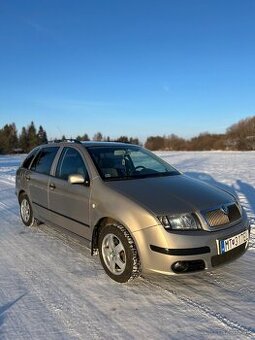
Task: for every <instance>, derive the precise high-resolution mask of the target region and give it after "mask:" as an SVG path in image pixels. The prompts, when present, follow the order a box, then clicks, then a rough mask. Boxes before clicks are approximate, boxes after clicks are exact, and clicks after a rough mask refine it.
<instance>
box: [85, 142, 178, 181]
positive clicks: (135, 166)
mask: <svg viewBox="0 0 255 340" xmlns="http://www.w3.org/2000/svg"><path fill="white" fill-rule="evenodd" d="M87 150H88V152H89V154H90V156H91V158H92V160H93V162H94V163H95V166H96V167H97V169H98V172H99V173H100V175H101V177H102V178H103V179H105V180H118V179H133V178H145V177H159V176H172V175H178V174H179V172H178V171H177V170H176V169H174V168H173V167H172V166H171V165H169V164H168V163H166V162H164V161H163V160H162V159H160V158H159V157H157V156H156V155H154V154H152V153H150V152H148V151H146V150H144V149H142V148H140V147H136V146H130V147H129V146H123V147H121V146H116V147H113V146H105V147H97V146H94V147H88V148H87Z"/></svg>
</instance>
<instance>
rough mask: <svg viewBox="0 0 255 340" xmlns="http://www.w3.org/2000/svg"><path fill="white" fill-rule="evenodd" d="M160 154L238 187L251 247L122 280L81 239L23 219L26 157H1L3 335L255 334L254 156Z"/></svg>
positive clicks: (203, 176) (207, 178) (212, 180)
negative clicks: (211, 262)
mask: <svg viewBox="0 0 255 340" xmlns="http://www.w3.org/2000/svg"><path fill="white" fill-rule="evenodd" d="M158 154H159V155H161V156H162V157H163V158H164V159H165V160H167V161H169V162H170V163H171V164H173V165H175V166H176V167H177V168H178V169H180V170H182V171H183V172H185V173H188V174H189V175H190V176H193V177H195V178H200V179H202V180H204V181H207V182H210V183H214V184H215V185H221V186H223V187H225V188H228V189H231V190H233V191H235V192H236V193H237V194H238V196H239V198H240V200H241V202H242V204H243V205H244V207H245V209H246V211H247V213H248V215H249V217H250V219H251V222H252V236H251V242H250V249H249V250H248V252H247V253H246V254H245V255H244V256H243V257H242V258H240V259H239V260H237V261H235V262H234V263H231V264H229V265H227V266H225V267H223V268H220V269H218V270H216V271H214V272H212V273H203V274H197V275H192V276H186V277H176V276H175V277H165V276H152V277H145V278H140V279H139V280H137V281H136V282H134V283H132V284H127V285H119V284H117V283H115V282H113V281H112V280H111V279H109V278H108V277H107V276H106V275H105V274H104V271H103V269H102V268H101V265H100V263H99V258H98V257H90V254H89V250H88V249H86V248H85V247H84V246H83V245H82V244H81V243H79V242H77V241H75V240H73V239H70V238H68V237H67V236H64V235H63V234H61V233H60V232H58V231H56V230H53V229H51V228H49V227H47V226H45V225H42V226H40V227H39V228H38V229H36V228H25V227H24V226H23V225H22V224H21V222H20V219H19V214H18V204H17V199H16V197H15V194H14V184H15V182H14V181H15V170H16V168H17V166H18V164H19V163H20V160H21V157H19V156H1V157H0V339H15V340H16V339H17V340H18V339H30V340H31V339H113V338H115V339H116V338H117V339H118V338H124V339H130V338H131V339H132V338H139V339H144V338H154V339H169V338H172V339H182V338H186V337H187V336H189V337H190V338H196V339H222V338H223V339H230V338H235V339H246V338H247V339H249V338H255V270H254V269H255V265H254V260H255V235H254V227H255V219H254V215H255V171H254V167H255V153H253V152H251V153H248V152H247V153H245V152H243V153H242V152H229V153H227V152H210V153H206V152H197V153H195V152H173V153H166V152H158Z"/></svg>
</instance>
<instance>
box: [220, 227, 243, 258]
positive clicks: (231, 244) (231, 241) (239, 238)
mask: <svg viewBox="0 0 255 340" xmlns="http://www.w3.org/2000/svg"><path fill="white" fill-rule="evenodd" d="M248 240H249V231H248V230H245V231H243V232H241V233H240V234H237V235H234V236H232V237H229V238H227V239H226V240H220V241H219V252H220V254H224V253H226V252H227V251H230V250H232V249H234V248H236V247H238V246H240V245H241V244H243V243H245V242H246V241H248Z"/></svg>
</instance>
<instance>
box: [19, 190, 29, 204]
mask: <svg viewBox="0 0 255 340" xmlns="http://www.w3.org/2000/svg"><path fill="white" fill-rule="evenodd" d="M23 194H25V195H27V194H26V192H25V190H23V189H21V190H20V191H19V193H18V200H19V203H20V199H21V195H23Z"/></svg>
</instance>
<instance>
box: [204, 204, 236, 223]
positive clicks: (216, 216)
mask: <svg viewBox="0 0 255 340" xmlns="http://www.w3.org/2000/svg"><path fill="white" fill-rule="evenodd" d="M227 208H228V212H227V213H225V212H223V211H222V210H221V208H217V209H214V210H211V211H207V212H206V213H205V218H206V220H207V222H208V224H209V226H210V227H217V226H221V225H224V224H228V223H232V222H235V221H238V220H239V219H240V217H241V214H240V210H239V209H238V207H237V205H236V204H235V203H234V204H230V205H227Z"/></svg>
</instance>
